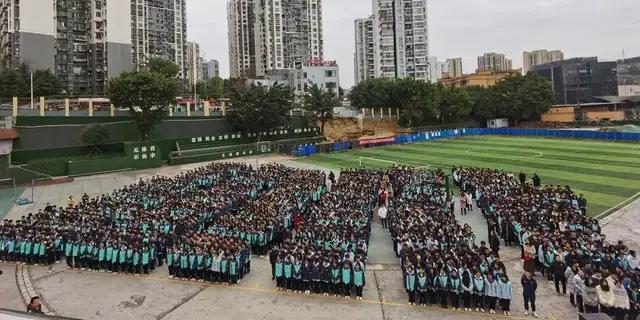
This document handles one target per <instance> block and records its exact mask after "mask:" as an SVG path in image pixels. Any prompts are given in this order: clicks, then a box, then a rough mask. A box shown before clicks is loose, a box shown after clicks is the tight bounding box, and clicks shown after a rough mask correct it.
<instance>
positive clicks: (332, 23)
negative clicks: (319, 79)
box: [187, 0, 640, 88]
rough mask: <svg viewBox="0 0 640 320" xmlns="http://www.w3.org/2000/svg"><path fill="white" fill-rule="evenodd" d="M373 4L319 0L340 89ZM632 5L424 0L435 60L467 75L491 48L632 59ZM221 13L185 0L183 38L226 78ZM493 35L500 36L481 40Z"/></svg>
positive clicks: (589, 0)
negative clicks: (455, 63) (454, 63)
mask: <svg viewBox="0 0 640 320" xmlns="http://www.w3.org/2000/svg"><path fill="white" fill-rule="evenodd" d="M371 5H372V1H371V0H350V1H340V0H324V1H323V8H324V17H323V20H324V29H325V32H324V39H325V41H324V45H325V50H324V51H325V52H324V56H325V59H326V60H337V62H338V64H339V65H340V67H341V69H342V70H341V71H342V72H341V74H340V78H341V83H342V84H343V87H345V88H348V87H350V86H351V85H352V84H353V83H354V79H353V78H354V75H353V72H352V71H351V70H354V68H353V54H354V52H355V44H354V37H355V36H354V32H355V31H354V27H353V25H354V21H355V19H358V18H364V17H367V16H369V15H370V13H371ZM637 8H638V5H637V3H636V1H635V0H619V1H615V2H606V3H605V2H602V1H598V0H583V1H578V0H553V1H550V0H535V1H530V2H527V3H526V4H525V3H520V2H514V1H509V0H480V1H478V0H473V1H472V0H451V1H447V2H443V1H430V2H429V3H428V10H429V28H430V34H429V37H430V44H429V47H430V52H429V55H430V56H437V57H438V59H440V60H444V59H446V58H450V57H462V58H463V66H464V72H465V73H470V72H473V71H474V70H475V68H476V66H477V62H476V60H477V57H478V56H479V55H482V54H483V53H485V52H492V51H495V52H501V53H504V54H505V55H506V56H507V57H508V58H510V59H512V60H513V66H514V68H520V67H522V53H523V51H532V50H538V49H549V48H554V49H559V50H562V51H563V52H564V54H565V58H571V57H580V56H598V57H599V59H600V60H602V61H607V60H615V59H620V58H622V50H623V49H624V50H625V52H626V56H627V57H633V56H638V55H640V42H639V41H637V37H634V36H630V33H627V32H624V30H638V29H640V19H638V18H636V17H635V16H634V12H636V10H634V9H637ZM454 12H455V14H453V13H454ZM492 15H493V17H491V16H492ZM226 17H227V12H226V1H223V0H216V1H210V0H209V1H207V0H189V2H188V3H187V21H188V27H187V32H188V39H189V40H190V41H195V42H198V43H200V45H201V50H202V52H203V55H204V56H205V57H206V58H207V59H218V60H220V72H221V76H223V77H227V76H228V75H229V58H228V56H229V53H228V40H227V19H226ZM488 17H491V18H488ZM497 17H500V18H497ZM586 25H588V27H585V26H586ZM558 30H561V32H558ZM492 32H493V33H496V32H500V33H499V36H492V37H490V38H487V37H486V35H487V34H489V33H492ZM594 40H597V41H594Z"/></svg>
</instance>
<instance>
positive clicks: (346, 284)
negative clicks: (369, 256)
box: [342, 262, 353, 299]
mask: <svg viewBox="0 0 640 320" xmlns="http://www.w3.org/2000/svg"><path fill="white" fill-rule="evenodd" d="M352 285H353V269H351V264H349V262H345V263H344V265H343V266H342V290H344V297H345V298H347V299H351V286H352Z"/></svg>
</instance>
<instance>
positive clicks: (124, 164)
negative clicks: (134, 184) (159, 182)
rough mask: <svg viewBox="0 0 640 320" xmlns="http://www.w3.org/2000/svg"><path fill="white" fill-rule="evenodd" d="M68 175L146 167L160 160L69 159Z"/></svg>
mask: <svg viewBox="0 0 640 320" xmlns="http://www.w3.org/2000/svg"><path fill="white" fill-rule="evenodd" d="M68 166H69V175H70V176H76V175H84V174H91V173H95V174H98V173H103V172H106V171H117V170H124V169H148V168H157V167H160V166H162V161H160V160H145V161H142V160H137V161H136V160H133V159H131V158H129V157H117V158H109V159H92V160H82V161H69V162H68Z"/></svg>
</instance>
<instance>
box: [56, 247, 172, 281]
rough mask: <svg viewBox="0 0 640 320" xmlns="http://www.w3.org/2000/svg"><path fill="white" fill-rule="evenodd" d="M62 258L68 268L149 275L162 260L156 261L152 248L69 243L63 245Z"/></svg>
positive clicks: (153, 248)
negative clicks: (64, 259) (63, 257)
mask: <svg viewBox="0 0 640 320" xmlns="http://www.w3.org/2000/svg"><path fill="white" fill-rule="evenodd" d="M64 256H65V258H66V263H67V265H68V266H69V268H77V269H91V270H99V271H110V272H114V273H133V274H149V272H151V271H152V270H153V269H155V268H156V266H158V265H162V259H158V256H157V254H156V250H155V247H154V246H149V245H145V246H143V247H135V246H127V245H126V244H122V245H111V244H109V245H104V244H101V245H100V246H96V245H93V244H91V243H89V244H87V243H83V242H73V241H69V242H67V243H65V245H64Z"/></svg>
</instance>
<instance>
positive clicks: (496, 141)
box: [297, 136, 640, 216]
mask: <svg viewBox="0 0 640 320" xmlns="http://www.w3.org/2000/svg"><path fill="white" fill-rule="evenodd" d="M361 157H363V158H362V165H363V166H365V167H371V168H384V167H388V166H390V165H391V164H392V162H395V163H397V164H401V165H402V164H404V165H415V166H427V165H429V166H431V167H436V168H445V169H446V168H451V167H452V166H473V167H482V168H493V169H502V170H507V171H511V172H513V173H514V174H517V173H519V172H520V171H521V170H522V171H523V172H525V173H526V174H527V178H530V177H531V176H532V175H533V173H537V174H538V176H540V178H541V179H542V183H543V184H553V185H568V186H570V187H571V188H572V189H573V190H574V191H575V192H576V193H577V194H580V193H583V194H584V196H585V197H586V198H587V201H588V203H587V205H588V209H589V210H588V214H589V215H591V216H598V215H600V214H601V213H605V214H609V213H611V212H613V211H615V210H609V209H611V208H613V207H617V206H622V205H623V204H624V201H625V200H629V198H631V197H634V196H639V193H640V144H638V143H622V142H604V141H595V140H570V139H558V138H531V137H501V136H491V137H487V136H484V137H462V138H456V139H445V140H437V141H430V142H422V143H415V144H405V145H394V146H387V147H379V148H368V149H358V150H353V151H348V152H341V153H331V154H320V155H315V156H311V157H307V158H299V159H298V160H297V161H300V162H304V163H308V164H314V165H318V166H322V167H327V168H332V169H340V168H354V167H358V166H359V165H360V160H361ZM369 158H373V159H369ZM374 159H378V160H383V161H378V160H374Z"/></svg>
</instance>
